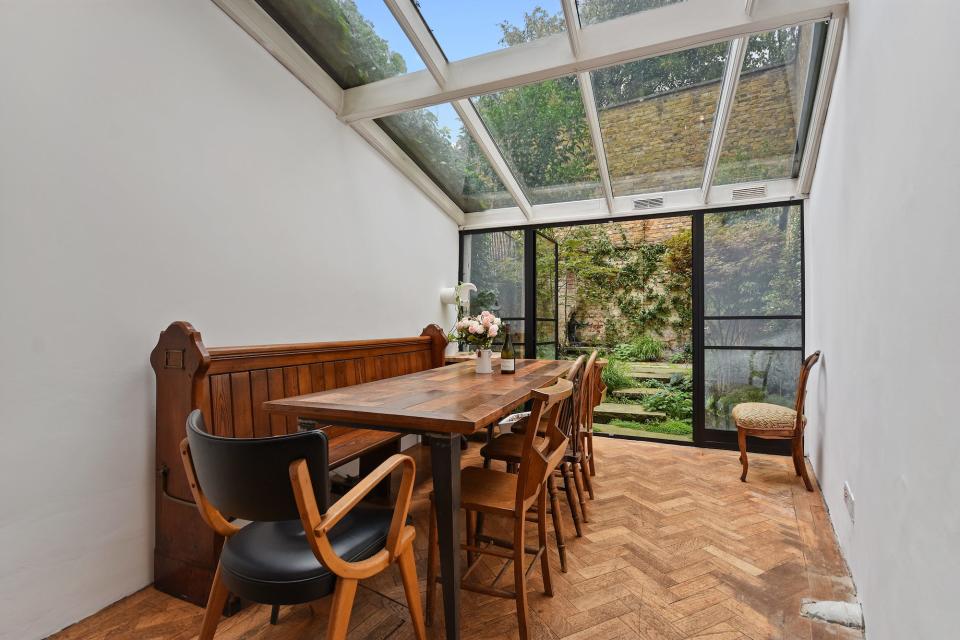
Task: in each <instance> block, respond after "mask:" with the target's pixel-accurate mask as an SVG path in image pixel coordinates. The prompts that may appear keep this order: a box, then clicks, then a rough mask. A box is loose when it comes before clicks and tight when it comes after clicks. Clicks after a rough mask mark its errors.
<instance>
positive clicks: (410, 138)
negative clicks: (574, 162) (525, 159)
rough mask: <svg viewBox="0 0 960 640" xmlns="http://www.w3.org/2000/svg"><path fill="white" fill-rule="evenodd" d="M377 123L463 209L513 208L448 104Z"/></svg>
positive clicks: (502, 187) (489, 167)
mask: <svg viewBox="0 0 960 640" xmlns="http://www.w3.org/2000/svg"><path fill="white" fill-rule="evenodd" d="M376 122H377V124H379V125H380V126H381V127H382V128H383V130H384V131H386V132H387V135H389V136H390V137H391V138H393V140H394V142H396V143H397V145H398V146H399V147H400V148H401V149H403V151H404V152H405V153H406V154H407V155H408V156H410V158H412V159H413V161H414V162H416V163H417V165H419V166H420V168H421V169H423V171H424V172H425V173H426V174H427V175H429V176H430V178H431V179H432V180H433V181H434V182H436V183H437V185H438V186H439V187H440V188H441V189H443V191H444V192H445V193H446V194H447V195H448V196H450V199H451V200H453V201H454V202H455V203H456V204H457V206H459V207H460V208H461V209H463V210H464V211H465V212H471V211H483V210H486V209H496V208H500V207H511V206H514V202H513V199H512V198H511V197H510V195H509V194H508V193H507V191H506V189H505V188H504V186H503V184H502V183H501V182H500V178H499V177H497V174H496V173H495V172H494V170H493V167H491V166H490V163H489V162H488V161H487V159H486V157H485V156H484V155H483V152H482V151H481V150H480V148H479V147H478V146H477V143H476V142H475V141H474V139H473V137H471V135H470V133H469V132H468V131H467V130H466V128H465V127H464V126H463V122H461V120H460V117H459V116H458V115H457V112H456V111H455V110H454V108H453V107H452V106H451V105H450V104H440V105H436V106H433V107H428V108H426V109H418V110H416V111H407V112H405V113H400V114H397V115H393V116H388V117H386V118H380V119H378V120H377V121H376Z"/></svg>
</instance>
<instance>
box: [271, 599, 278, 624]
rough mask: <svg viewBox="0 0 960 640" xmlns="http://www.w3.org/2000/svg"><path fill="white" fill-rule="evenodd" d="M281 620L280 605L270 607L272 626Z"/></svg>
mask: <svg viewBox="0 0 960 640" xmlns="http://www.w3.org/2000/svg"><path fill="white" fill-rule="evenodd" d="M278 620H280V605H278V604H275V605H273V606H272V607H270V624H277V621H278Z"/></svg>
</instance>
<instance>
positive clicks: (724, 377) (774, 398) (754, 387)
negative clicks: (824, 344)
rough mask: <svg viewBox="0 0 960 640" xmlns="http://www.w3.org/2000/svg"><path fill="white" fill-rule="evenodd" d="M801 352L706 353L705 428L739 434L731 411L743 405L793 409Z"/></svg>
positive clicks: (721, 351)
mask: <svg viewBox="0 0 960 640" xmlns="http://www.w3.org/2000/svg"><path fill="white" fill-rule="evenodd" d="M802 360H803V358H802V355H801V352H800V351H728V350H717V349H707V350H705V351H704V380H705V381H706V407H705V408H706V416H705V418H706V420H705V424H706V428H707V429H720V430H723V431H736V429H737V427H736V425H734V423H733V419H732V418H731V417H730V410H731V409H733V407H734V406H735V405H737V404H740V403H741V402H769V403H771V404H779V405H783V406H785V407H790V408H793V405H794V402H796V394H797V376H799V374H800V365H801V364H802Z"/></svg>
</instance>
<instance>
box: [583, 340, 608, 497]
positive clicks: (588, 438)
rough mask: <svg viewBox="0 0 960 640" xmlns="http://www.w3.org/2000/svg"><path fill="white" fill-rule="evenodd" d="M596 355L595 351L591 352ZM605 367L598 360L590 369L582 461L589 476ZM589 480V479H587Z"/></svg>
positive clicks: (592, 470) (592, 468)
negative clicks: (590, 381) (591, 379)
mask: <svg viewBox="0 0 960 640" xmlns="http://www.w3.org/2000/svg"><path fill="white" fill-rule="evenodd" d="M593 353H594V354H596V351H594V352H593ZM606 366H607V361H606V360H599V361H597V362H596V364H595V365H594V367H593V369H592V373H591V375H592V376H593V384H592V385H590V390H589V394H590V399H589V400H588V401H587V407H588V408H587V409H586V411H587V414H586V423H585V424H586V428H585V429H584V447H583V451H584V459H585V461H586V464H587V467H588V468H589V470H590V474H589V475H590V476H595V475H597V456H596V453H595V452H594V448H593V410H594V409H596V408H597V405H599V404H600V402H601V398H603V392H604V391H605V390H606V388H607V385H606V383H604V381H603V369H604V368H605V367H606ZM588 480H589V478H588ZM590 499H591V500H592V499H593V491H592V487H591V491H590Z"/></svg>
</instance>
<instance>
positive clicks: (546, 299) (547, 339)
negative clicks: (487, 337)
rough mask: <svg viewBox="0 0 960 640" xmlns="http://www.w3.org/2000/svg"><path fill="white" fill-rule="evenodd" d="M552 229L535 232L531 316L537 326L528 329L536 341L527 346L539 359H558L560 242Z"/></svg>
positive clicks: (530, 336) (529, 336)
mask: <svg viewBox="0 0 960 640" xmlns="http://www.w3.org/2000/svg"><path fill="white" fill-rule="evenodd" d="M548 233H549V231H548V230H547V231H536V232H534V233H533V234H532V235H533V243H534V251H535V254H536V260H535V261H534V264H533V270H534V273H533V280H534V288H533V290H534V291H535V295H534V296H532V297H533V298H534V303H535V308H534V309H533V310H532V312H531V313H529V314H528V315H529V316H530V317H532V318H534V319H535V324H536V326H535V327H530V328H528V330H527V336H528V339H531V338H532V339H533V341H534V342H535V343H536V344H534V345H531V346H530V347H529V348H528V349H527V353H536V356H535V357H537V358H545V359H548V360H556V358H557V334H558V332H557V328H558V324H557V323H558V320H557V318H558V317H559V314H558V313H557V268H558V264H559V251H558V248H557V242H556V240H554V239H553V238H551V237H550V236H549V235H547V234H548Z"/></svg>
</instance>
